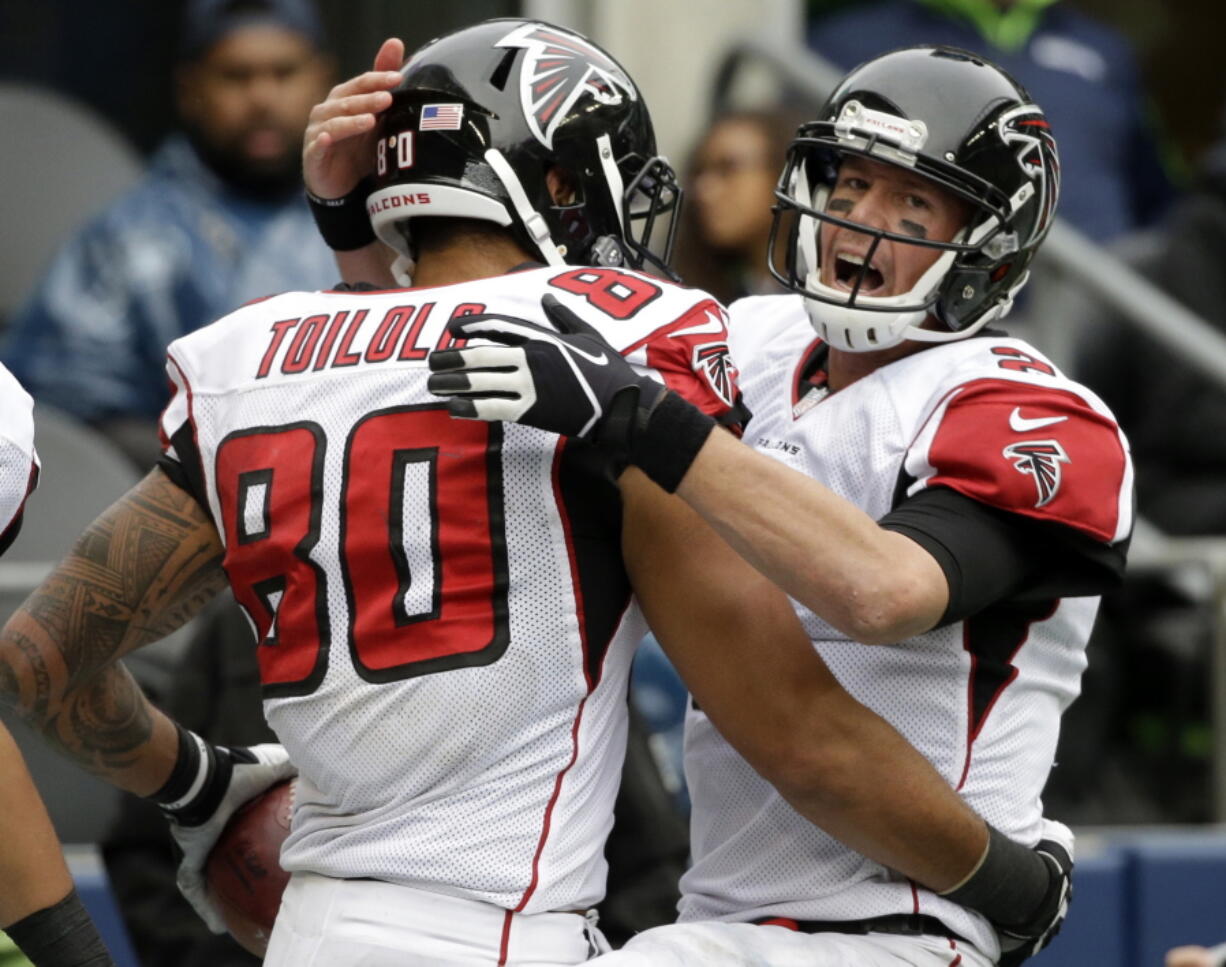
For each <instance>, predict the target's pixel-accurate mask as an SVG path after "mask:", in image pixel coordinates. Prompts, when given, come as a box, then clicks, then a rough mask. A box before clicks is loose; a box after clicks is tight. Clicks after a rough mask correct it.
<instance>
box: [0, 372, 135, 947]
mask: <svg viewBox="0 0 1226 967" xmlns="http://www.w3.org/2000/svg"><path fill="white" fill-rule="evenodd" d="M33 410H34V401H33V400H32V399H31V398H30V395H29V394H28V393H27V392H26V391H25V390H24V389H22V387H21V386H20V385H19V384H18V382H17V380H16V379H14V378H13V376H12V374H10V373H9V371H8V370H7V369H5V368H4V367H3V366H0V554H3V553H4V551H6V550H7V549H8V547H9V545H10V544H12V543H13V539H14V538H15V537H16V536H17V533H18V532H19V531H20V530H21V521H22V516H23V513H24V511H25V503H26V498H27V497H28V496H29V495H30V493H31V492H32V491H33V490H34V487H35V486H36V484H37V483H38V472H39V467H38V455H37V454H36V453H35V451H34V416H33ZM6 674H11V669H9V668H8V666H6V665H3V664H0V678H2V677H4V676H5V675H6ZM16 687H17V683H16V682H13V683H12V685H11V686H10V687H8V688H6V689H4V691H5V692H6V693H9V694H11V692H12V691H13V690H14V689H15V688H16ZM0 931H3V932H5V933H6V934H7V935H8V937H9V939H10V940H12V941H13V942H14V943H15V944H17V947H18V949H20V950H21V951H22V953H24V954H25V956H26V957H27V958H28V959H29V960H30V962H31V963H33V964H34V967H113V964H114V961H112V960H111V958H110V955H109V954H108V953H107V951H106V948H105V947H104V946H103V943H102V938H101V937H99V936H98V930H97V928H96V927H95V926H94V923H93V921H92V920H90V918H89V914H88V913H87V912H86V910H85V907H84V906H83V905H82V903H81V899H80V897H78V896H77V892H76V890H75V889H74V888H73V883H72V876H71V874H70V873H69V872H68V867H67V866H66V865H65V863H64V854H63V853H62V852H61V851H60V844H59V841H58V840H57V839H56V836H55V829H54V828H53V827H52V825H51V819H50V817H48V815H47V810H46V807H44V806H43V802H42V800H41V799H40V798H39V796H38V790H37V789H36V788H35V786H34V781H33V780H32V779H31V778H30V773H29V771H28V770H27V769H26V764H25V761H24V760H23V759H22V757H21V751H20V750H19V749H18V748H17V743H16V742H15V741H13V736H12V735H11V734H10V733H9V731H8V729H7V728H5V727H4V725H3V724H0Z"/></svg>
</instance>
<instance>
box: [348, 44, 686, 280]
mask: <svg viewBox="0 0 1226 967" xmlns="http://www.w3.org/2000/svg"><path fill="white" fill-rule="evenodd" d="M402 75H403V80H402V82H401V84H400V85H399V87H397V88H396V89H395V90H394V91H393V92H392V93H393V103H392V107H391V108H389V109H388V110H387V111H386V112H384V114H383V115H382V117H381V119H380V128H379V135H380V137H379V143H380V149H379V150H380V156H379V166H378V176H377V178H376V186H377V188H376V191H375V192H374V193H373V194H372V195H371V196H370V197H369V198H368V201H367V210H368V212H369V214H370V216H371V221H372V224H373V225H374V228H375V231H376V234H378V235H379V237H380V238H381V239H382V240H383V241H384V242H386V243H387V244H388V245H390V246H391V247H392V248H394V249H396V250H397V251H398V252H399V253H400V254H401V256H402V259H401V262H402V263H403V262H404V261H406V260H407V259H411V257H412V255H413V252H412V243H411V219H412V218H413V217H415V216H421V215H430V216H435V217H440V216H441V217H457V218H476V219H480V220H485V221H491V222H493V223H495V224H497V225H501V226H504V227H507V228H509V229H510V230H511V231H512V232H513V233H514V234H515V236H516V238H517V239H518V240H519V242H520V243H521V244H522V245H523V246H524V247H525V248H526V249H528V251H530V252H532V253H534V254H536V255H538V256H539V257H540V258H541V259H542V260H543V261H544V262H546V263H548V264H551V265H564V264H573V265H590V264H609V265H629V266H631V267H633V268H639V267H643V266H651V267H652V268H654V269H655V270H657V271H663V272H667V268H666V265H667V260H668V257H669V256H670V254H671V242H672V235H673V232H672V228H671V225H670V226H669V227H668V228H667V230H666V231H664V232H657V231H656V226H657V225H658V224H659V223H660V222H661V221H662V220H663V219H662V217H661V216H667V219H668V221H670V222H671V221H672V220H673V214H674V213H675V211H676V209H677V207H678V204H679V201H680V195H681V192H680V189H679V188H678V187H677V181H676V176H675V175H674V174H673V171H672V169H671V167H669V165H668V163H667V161H665V160H664V159H662V158H659V157H657V156H656V154H655V136H654V133H653V132H652V127H651V119H650V116H649V115H648V113H647V109H646V106H645V105H644V104H643V102H642V99H641V98H640V96H639V94H638V91H637V89H636V88H635V86H634V83H633V82H632V81H631V80H630V78H629V76H628V75H627V74H626V72H625V71H624V70H623V69H622V68H621V67H620V66H619V65H618V64H617V63H616V62H615V61H614V60H613V59H612V58H611V57H609V55H608V54H606V53H605V52H604V51H602V50H600V48H598V47H596V46H595V45H593V44H591V43H590V42H588V41H587V40H585V39H584V38H583V37H581V36H579V35H578V34H575V33H573V32H571V31H568V30H564V29H562V28H558V27H553V26H550V25H548V24H542V23H537V22H532V21H522V20H492V21H487V22H485V23H482V24H478V25H476V26H474V27H469V28H466V29H464V30H460V31H457V32H455V33H453V34H449V35H447V36H445V37H442V38H440V39H438V40H436V41H432V42H431V43H430V44H427V45H426V46H425V47H423V48H421V49H420V50H418V51H417V52H416V53H414V54H413V56H412V57H411V58H410V59H409V60H408V62H407V63H406V64H405V66H404V68H402ZM440 112H442V116H441V117H440ZM406 141H407V142H410V146H409V147H408V148H407V149H406V148H405V147H404V143H405V142H406ZM393 161H394V163H392V162H393ZM551 172H552V173H554V174H555V175H556V177H554V178H552V179H551V177H550V175H551ZM551 181H552V187H551ZM558 185H564V186H565V188H564V190H563V191H561V192H559V191H558V190H557V186H558ZM406 222H407V223H409V225H410V228H409V231H408V232H407V233H406V231H405V227H404V224H402V223H406ZM654 234H658V235H659V236H660V237H661V238H662V239H663V241H664V244H663V245H662V246H660V247H659V248H658V249H656V248H653V247H652V245H651V243H652V241H653V235H654Z"/></svg>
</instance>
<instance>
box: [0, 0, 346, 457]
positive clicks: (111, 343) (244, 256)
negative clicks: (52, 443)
mask: <svg viewBox="0 0 1226 967" xmlns="http://www.w3.org/2000/svg"><path fill="white" fill-rule="evenodd" d="M322 36H323V32H322V27H321V24H320V22H319V20H318V16H317V13H316V11H315V10H314V8H313V7H312V6H311V5H310V3H309V0H191V2H190V3H189V4H188V7H187V11H186V18H185V21H184V28H183V34H182V47H181V50H180V64H179V68H178V75H177V78H176V80H177V85H178V87H177V90H178V107H179V115H180V118H181V121H182V130H181V131H179V132H176V133H175V134H172V135H171V136H170V137H169V138H168V140H167V141H166V142H165V143H164V144H163V145H162V146H161V147H160V148H159V150H158V151H157V152H156V153H155V154H154V156H153V158H152V160H151V163H150V165H149V167H148V170H147V171H146V173H145V174H144V176H143V177H142V179H141V180H140V181H139V182H138V183H137V185H136V186H135V187H134V188H133V189H132V190H131V191H129V192H128V193H127V194H125V195H124V196H122V197H121V198H119V199H118V200H117V201H115V202H114V203H113V204H112V205H111V206H109V207H108V208H106V209H105V210H104V211H102V212H101V213H100V214H99V215H98V216H97V217H96V218H94V219H93V220H92V221H90V222H89V223H88V224H87V225H86V226H85V227H84V228H83V229H82V230H81V231H80V232H79V233H78V234H77V235H76V236H75V237H73V238H71V239H70V240H69V241H68V242H67V244H66V245H65V246H64V247H63V248H62V249H61V250H60V251H59V252H58V253H57V255H56V257H55V259H54V260H53V262H52V264H51V266H50V268H49V269H48V271H47V272H46V274H45V276H44V277H43V278H42V280H41V281H40V283H39V284H38V286H37V287H36V289H35V291H34V292H33V294H32V296H31V297H30V299H29V300H28V301H27V302H26V304H25V305H24V306H23V308H22V309H20V310H19V311H18V312H17V314H16V315H15V316H14V318H13V320H12V324H11V328H10V331H9V333H8V338H7V340H6V342H5V344H4V346H3V350H2V351H0V357H2V359H3V362H4V364H5V365H6V366H8V367H9V369H10V370H12V372H13V373H14V374H15V375H16V376H17V378H18V379H19V380H20V381H21V382H22V383H23V384H24V385H25V386H26V387H27V389H28V390H29V391H30V393H31V394H32V395H33V396H34V398H35V399H36V400H37V401H39V402H40V403H46V404H51V405H53V406H55V407H58V408H60V409H63V410H67V411H68V412H70V413H72V414H74V415H75V416H77V417H79V418H81V419H82V420H85V421H86V422H88V423H91V424H93V425H95V426H97V427H99V428H100V429H102V430H103V431H104V432H106V433H108V435H110V436H112V438H113V439H115V440H116V442H118V443H119V444H120V445H121V446H122V447H123V448H124V449H125V450H126V451H127V452H128V453H129V455H131V456H133V458H134V459H135V460H136V461H137V462H138V463H141V464H147V463H150V462H152V460H153V459H154V458H156V455H157V452H158V441H157V434H156V430H155V425H156V419H157V416H158V414H159V413H160V412H161V410H162V407H163V406H164V405H165V403H166V399H167V396H168V391H167V387H166V377H165V372H164V369H163V365H162V361H163V359H164V356H165V350H166V345H167V344H168V343H169V342H170V341H171V340H173V339H176V338H178V337H179V336H182V335H185V334H186V333H188V332H191V331H193V330H194V329H197V328H199V327H200V326H203V325H206V324H207V323H209V322H212V321H213V320H214V319H216V318H218V317H219V316H222V315H224V314H225V313H227V312H229V311H231V310H232V309H234V308H237V307H238V306H239V305H241V304H243V303H244V302H249V301H251V300H252V299H256V298H259V297H262V296H266V295H271V294H273V293H276V292H281V291H285V290H290V289H317V288H326V287H328V286H329V285H331V284H332V282H334V281H335V276H336V269H335V266H334V263H333V261H332V257H331V253H330V251H329V250H328V249H327V247H326V246H325V245H324V244H323V243H322V242H321V241H320V239H319V236H318V233H317V232H316V230H315V226H314V224H313V222H312V220H311V216H310V212H309V210H308V208H307V205H306V201H305V199H304V197H303V188H302V180H301V170H300V163H299V154H300V151H301V145H302V133H303V131H304V130H305V128H306V122H307V115H308V113H309V111H310V109H311V106H312V105H313V104H314V103H315V102H316V101H318V100H320V99H321V98H322V97H323V95H324V93H325V92H326V91H327V89H328V86H329V83H330V79H331V74H332V63H331V58H330V57H329V56H328V55H326V54H325V53H324V52H323V50H322V48H321V41H322ZM50 189H51V190H54V186H50Z"/></svg>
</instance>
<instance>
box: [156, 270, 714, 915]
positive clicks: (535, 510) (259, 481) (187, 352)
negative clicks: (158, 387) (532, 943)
mask: <svg viewBox="0 0 1226 967" xmlns="http://www.w3.org/2000/svg"><path fill="white" fill-rule="evenodd" d="M546 293H553V294H554V295H555V296H557V297H558V298H559V299H560V300H561V301H562V302H563V303H564V304H565V305H567V306H568V307H569V308H571V309H573V310H574V311H575V312H577V313H578V314H580V315H581V316H582V317H583V318H585V319H586V320H587V321H588V322H589V323H590V324H591V325H593V326H594V327H596V328H597V329H598V330H599V331H601V332H602V333H603V334H604V336H605V337H606V338H608V339H609V340H610V342H612V343H613V344H614V345H615V346H616V347H617V348H618V349H619V350H621V351H622V352H623V353H624V354H625V355H626V356H627V358H628V359H630V360H631V361H632V362H633V363H635V364H637V365H638V366H639V367H640V368H641V370H642V371H643V372H645V373H654V374H655V375H656V376H657V378H660V379H662V380H664V381H665V382H666V383H668V385H670V386H671V387H673V388H674V389H676V390H677V391H678V392H680V393H682V394H683V395H685V396H686V397H687V398H689V399H690V400H691V401H693V402H695V403H696V404H698V405H699V406H701V407H702V408H703V409H704V410H705V411H707V412H709V413H712V414H714V415H722V414H723V413H725V412H727V411H728V410H729V409H730V407H731V404H732V394H733V393H734V392H735V389H734V385H733V382H732V373H731V370H730V368H729V367H728V366H727V346H726V342H725V340H726V317H725V315H724V312H723V310H722V308H720V307H719V306H718V305H717V304H716V303H715V302H714V301H712V300H711V299H710V297H709V296H707V295H705V294H704V293H702V292H698V291H696V290H692V289H684V288H681V287H678V286H674V285H670V284H667V283H663V282H661V281H659V280H657V279H652V278H651V277H649V276H646V275H640V274H636V273H630V272H622V271H616V270H613V269H603V268H574V269H565V270H558V269H538V268H533V269H527V270H522V271H518V272H514V273H511V274H508V275H504V276H499V277H495V278H488V279H482V280H478V281H475V282H469V283H463V284H457V285H451V286H441V287H437V288H429V289H403V290H391V291H378V292H296V293H289V294H285V295H280V296H276V297H274V298H271V299H268V300H266V301H263V302H259V303H255V304H251V305H248V306H246V307H244V308H242V309H240V310H238V311H237V312H235V313H233V314H231V315H229V316H227V317H225V318H224V319H222V320H221V321H219V322H217V323H215V324H213V325H212V326H209V327H207V328H205V329H202V330H200V331H198V332H195V333H192V334H191V335H188V336H186V337H184V338H182V339H179V340H177V341H176V342H174V343H173V344H172V345H171V346H170V349H169V363H168V370H169V373H170V376H171V380H172V382H173V383H174V387H175V389H176V393H175V395H174V398H173V399H172V401H171V403H170V405H169V408H168V409H167V411H166V414H165V416H164V418H163V431H164V433H165V436H166V438H167V448H168V449H167V455H168V457H170V458H172V459H174V460H177V461H178V465H179V466H178V468H177V470H179V471H181V472H182V478H183V479H185V480H186V481H187V482H188V484H189V486H191V489H193V490H195V491H197V493H198V495H199V498H198V499H201V501H202V503H203V504H204V505H205V506H206V508H207V509H208V511H209V513H210V516H211V517H212V519H213V520H214V522H215V523H216V525H217V528H218V531H219V532H220V534H221V536H222V539H223V541H224V543H225V548H226V552H225V560H224V565H225V568H226V571H227V574H228V575H229V578H230V583H231V585H232V587H233V589H234V593H235V596H236V598H237V599H238V601H239V603H240V604H241V605H242V607H243V609H244V610H245V611H246V613H247V615H248V617H249V618H250V620H251V622H252V625H253V626H254V629H255V635H256V639H257V641H258V645H257V647H258V651H259V659H260V668H261V677H262V683H263V687H264V695H265V711H266V714H267V717H268V721H269V723H270V725H271V726H272V727H273V729H274V730H275V731H276V733H277V735H278V736H279V737H280V739H281V741H282V742H283V743H284V744H285V746H286V748H287V749H288V751H289V754H290V757H291V759H292V760H293V761H294V762H295V763H296V764H297V765H298V767H299V769H300V770H301V778H300V781H299V786H298V793H297V797H296V802H295V812H294V820H293V826H292V831H291V833H290V837H289V839H288V841H287V842H286V844H285V847H284V850H283V854H282V862H283V865H284V866H285V868H286V869H287V870H290V871H306V872H315V873H320V874H324V875H327V876H333V877H370V878H374V879H380V880H387V881H391V882H396V883H402V884H406V885H409V886H417V887H421V888H424V889H428V890H433V891H436V892H440V893H446V894H451V895H455V896H462V897H467V898H471V899H476V900H480V901H484V902H489V903H493V904H497V905H499V906H502V907H505V908H507V909H508V910H519V911H524V912H527V913H535V912H538V911H546V910H559V909H575V908H581V907H586V906H588V905H590V904H593V903H595V902H597V901H598V900H599V899H600V898H601V896H602V895H603V893H604V881H605V861H604V857H603V846H604V841H605V837H606V835H607V833H608V831H609V828H610V826H611V824H612V806H613V800H614V795H615V793H616V789H617V784H618V780H619V777H620V767H621V760H622V754H623V751H624V742H625V730H626V721H625V719H626V689H627V676H628V670H629V664H630V659H631V655H632V651H633V648H634V647H635V645H636V644H637V642H638V641H639V640H640V639H641V638H642V636H643V634H644V632H645V625H644V621H643V619H642V616H641V614H640V612H639V610H638V608H637V606H636V605H635V604H634V603H633V601H632V599H631V593H630V587H629V584H628V580H627V577H626V574H625V572H624V568H623V564H622V559H621V553H620V523H621V508H620V501H619V498H618V493H617V489H616V486H615V484H614V483H613V480H612V478H611V476H610V475H609V474H608V473H607V471H606V470H605V469H604V466H603V464H601V463H600V461H599V458H598V456H597V454H596V451H595V449H594V448H592V447H590V446H586V445H582V444H579V445H574V444H567V443H565V442H563V441H562V440H561V438H559V437H558V436H556V435H554V434H551V433H546V432H543V431H540V430H536V429H532V428H530V427H522V426H518V425H515V424H508V425H505V426H504V425H502V424H498V423H494V424H490V423H483V422H479V421H469V420H455V419H451V418H450V417H449V416H448V413H447V409H446V404H445V403H444V401H442V400H440V399H439V398H438V397H435V396H433V395H432V394H431V393H429V392H428V391H427V390H426V380H427V377H428V375H429V370H428V368H427V363H426V357H427V355H428V354H429V352H430V351H431V350H433V349H435V348H441V347H445V346H449V345H453V344H454V342H453V340H452V337H451V336H450V335H449V334H448V332H447V328H446V327H447V322H448V320H449V319H451V318H453V317H455V316H459V315H469V314H474V313H479V312H485V311H489V312H497V313H502V314H508V315H513V316H519V317H522V318H527V319H532V320H535V321H537V322H539V323H542V324H545V325H548V323H547V321H546V320H545V318H544V315H543V313H542V311H541V297H542V296H543V295H544V294H546ZM193 477H195V480H194V481H193V479H192V478H193Z"/></svg>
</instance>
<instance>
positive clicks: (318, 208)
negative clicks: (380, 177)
mask: <svg viewBox="0 0 1226 967" xmlns="http://www.w3.org/2000/svg"><path fill="white" fill-rule="evenodd" d="M374 188H375V184H374V182H373V181H372V180H371V179H370V178H363V179H362V180H361V181H359V182H358V183H357V186H356V187H355V188H354V189H353V191H351V192H349V194H347V195H345V196H344V197H342V198H320V197H319V196H318V195H313V194H311V192H309V191H308V192H307V193H306V197H307V203H308V204H309V205H310V206H311V215H312V216H313V217H314V219H315V226H316V227H317V228H318V229H319V234H320V235H322V236H323V240H324V242H325V243H326V244H327V246H328V248H330V249H332V250H333V251H334V252H351V251H353V250H354V249H359V248H364V247H365V246H367V245H369V244H370V243H371V242H373V241H375V230H374V229H373V228H371V225H370V217H369V216H368V215H367V214H366V197H367V196H368V195H369V194H370V193H371V192H372V191H374Z"/></svg>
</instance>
